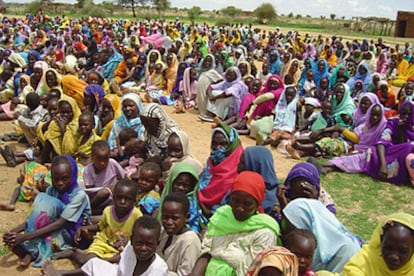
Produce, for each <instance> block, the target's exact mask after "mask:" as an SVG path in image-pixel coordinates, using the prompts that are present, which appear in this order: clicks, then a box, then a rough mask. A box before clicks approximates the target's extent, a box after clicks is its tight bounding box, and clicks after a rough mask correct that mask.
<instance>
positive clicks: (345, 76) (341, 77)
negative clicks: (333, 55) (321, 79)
mask: <svg viewBox="0 0 414 276" xmlns="http://www.w3.org/2000/svg"><path fill="white" fill-rule="evenodd" d="M330 80H331V81H330V82H329V85H330V86H331V87H334V86H335V85H336V84H337V83H346V82H347V81H348V80H349V72H348V69H347V68H346V66H345V64H342V63H340V64H338V65H337V66H336V67H335V68H334V69H333V70H332V73H331V79H330Z"/></svg>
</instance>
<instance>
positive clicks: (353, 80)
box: [346, 62, 372, 92]
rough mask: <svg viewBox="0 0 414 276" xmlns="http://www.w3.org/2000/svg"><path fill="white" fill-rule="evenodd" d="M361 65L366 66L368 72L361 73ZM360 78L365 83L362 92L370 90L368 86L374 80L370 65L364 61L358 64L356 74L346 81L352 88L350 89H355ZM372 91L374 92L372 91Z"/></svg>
mask: <svg viewBox="0 0 414 276" xmlns="http://www.w3.org/2000/svg"><path fill="white" fill-rule="evenodd" d="M361 66H362V67H364V68H365V69H366V70H367V72H366V73H365V74H361V73H359V68H360V67H361ZM358 80H360V81H362V83H363V87H362V92H368V87H369V84H370V83H371V81H372V77H371V73H370V71H369V66H368V64H366V63H365V62H364V63H361V64H360V65H359V66H358V69H357V71H356V73H355V76H353V77H352V78H350V79H349V80H348V81H347V82H346V84H347V85H348V86H349V88H350V89H354V86H355V83H356V82H357V81H358ZM371 92H372V91H371Z"/></svg>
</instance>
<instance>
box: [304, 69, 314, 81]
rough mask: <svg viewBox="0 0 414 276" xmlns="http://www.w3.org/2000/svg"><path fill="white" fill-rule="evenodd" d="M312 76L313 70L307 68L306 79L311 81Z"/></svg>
mask: <svg viewBox="0 0 414 276" xmlns="http://www.w3.org/2000/svg"><path fill="white" fill-rule="evenodd" d="M314 76H315V74H314V73H313V71H312V70H308V71H307V72H306V79H307V80H308V81H313V79H314Z"/></svg>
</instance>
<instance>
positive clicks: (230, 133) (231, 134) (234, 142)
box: [211, 123, 241, 156]
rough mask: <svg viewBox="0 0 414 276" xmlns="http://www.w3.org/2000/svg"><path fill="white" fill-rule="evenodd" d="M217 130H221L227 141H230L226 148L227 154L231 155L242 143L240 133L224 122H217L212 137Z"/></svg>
mask: <svg viewBox="0 0 414 276" xmlns="http://www.w3.org/2000/svg"><path fill="white" fill-rule="evenodd" d="M216 132H219V133H221V134H223V135H224V137H226V139H227V141H228V142H229V145H228V146H227V149H226V155H227V156H229V155H230V154H231V153H232V152H233V151H234V150H235V149H236V148H237V147H238V146H240V145H241V142H240V139H239V134H238V133H237V130H235V129H234V128H232V127H230V126H229V125H226V124H224V123H219V124H217V126H216V128H214V129H213V131H212V132H211V138H213V137H214V134H216Z"/></svg>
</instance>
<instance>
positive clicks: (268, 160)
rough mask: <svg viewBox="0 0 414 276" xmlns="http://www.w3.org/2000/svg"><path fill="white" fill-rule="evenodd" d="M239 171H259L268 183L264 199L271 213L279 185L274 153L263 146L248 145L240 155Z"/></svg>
mask: <svg viewBox="0 0 414 276" xmlns="http://www.w3.org/2000/svg"><path fill="white" fill-rule="evenodd" d="M237 170H238V172H239V173H240V172H242V171H253V172H257V173H259V174H260V175H261V176H262V177H263V180H264V182H265V185H266V195H265V199H264V200H263V204H262V207H263V210H264V211H265V213H267V214H270V213H271V211H272V210H273V207H274V206H275V203H276V189H277V187H278V186H279V180H278V179H277V176H276V172H275V167H274V163H273V156H272V153H271V152H270V150H269V149H268V148H265V147H262V146H252V147H247V148H246V149H245V150H244V152H243V153H242V155H241V156H240V162H239V164H238V168H237Z"/></svg>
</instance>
